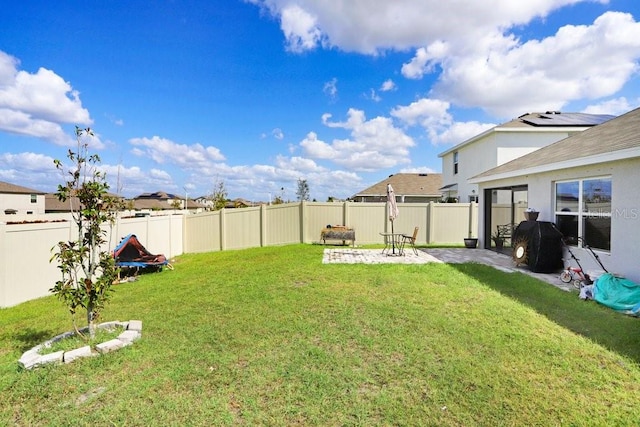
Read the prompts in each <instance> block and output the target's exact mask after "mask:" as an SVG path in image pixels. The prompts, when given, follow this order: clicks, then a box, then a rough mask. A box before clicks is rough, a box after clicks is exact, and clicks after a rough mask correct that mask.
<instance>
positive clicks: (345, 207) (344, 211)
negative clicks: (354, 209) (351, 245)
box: [342, 201, 350, 227]
mask: <svg viewBox="0 0 640 427" xmlns="http://www.w3.org/2000/svg"><path fill="white" fill-rule="evenodd" d="M342 223H343V224H344V225H346V226H347V227H350V225H349V202H346V201H345V202H342Z"/></svg>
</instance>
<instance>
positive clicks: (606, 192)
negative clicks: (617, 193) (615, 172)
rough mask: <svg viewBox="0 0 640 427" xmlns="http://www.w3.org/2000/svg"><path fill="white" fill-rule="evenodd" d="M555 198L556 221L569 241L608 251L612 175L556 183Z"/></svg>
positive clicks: (609, 245) (609, 244)
mask: <svg viewBox="0 0 640 427" xmlns="http://www.w3.org/2000/svg"><path fill="white" fill-rule="evenodd" d="M555 197H556V198H555V200H556V203H555V215H556V224H557V225H558V228H559V230H560V231H561V232H562V234H563V235H564V236H565V238H566V239H567V242H568V243H570V244H574V245H581V244H583V243H586V244H588V245H589V246H591V247H592V248H595V249H602V250H606V251H608V250H611V177H601V178H588V179H581V180H575V181H562V182H556V196H555ZM579 237H581V238H582V239H583V242H580V241H579V240H580V239H578V238H579Z"/></svg>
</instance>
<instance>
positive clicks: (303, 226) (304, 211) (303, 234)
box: [300, 200, 307, 243]
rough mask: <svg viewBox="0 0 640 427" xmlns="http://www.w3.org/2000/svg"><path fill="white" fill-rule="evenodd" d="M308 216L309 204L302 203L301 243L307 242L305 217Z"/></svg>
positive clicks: (302, 201)
mask: <svg viewBox="0 0 640 427" xmlns="http://www.w3.org/2000/svg"><path fill="white" fill-rule="evenodd" d="M306 216H307V202H306V201H304V200H301V201H300V243H305V242H306V241H307V224H306V221H305V217H306Z"/></svg>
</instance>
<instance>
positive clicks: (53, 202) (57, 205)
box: [44, 193, 120, 213]
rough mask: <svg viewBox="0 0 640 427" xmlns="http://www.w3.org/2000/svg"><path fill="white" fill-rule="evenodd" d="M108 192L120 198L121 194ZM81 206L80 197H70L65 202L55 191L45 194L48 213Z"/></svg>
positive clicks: (45, 208)
mask: <svg viewBox="0 0 640 427" xmlns="http://www.w3.org/2000/svg"><path fill="white" fill-rule="evenodd" d="M107 194H109V196H111V197H116V198H120V196H118V195H116V194H111V193H107ZM79 206H80V202H79V199H78V198H77V197H75V196H73V197H70V198H69V199H67V200H65V201H64V202H61V201H60V200H58V196H56V195H55V194H54V193H47V194H45V195H44V211H45V212H47V213H52V212H70V211H71V207H73V209H74V210H78V207H79Z"/></svg>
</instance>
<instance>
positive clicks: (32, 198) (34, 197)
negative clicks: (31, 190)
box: [31, 194, 38, 203]
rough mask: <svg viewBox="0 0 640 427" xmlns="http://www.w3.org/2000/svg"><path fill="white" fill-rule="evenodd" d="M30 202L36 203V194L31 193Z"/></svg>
mask: <svg viewBox="0 0 640 427" xmlns="http://www.w3.org/2000/svg"><path fill="white" fill-rule="evenodd" d="M31 203H38V195H37V194H32V195H31Z"/></svg>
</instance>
